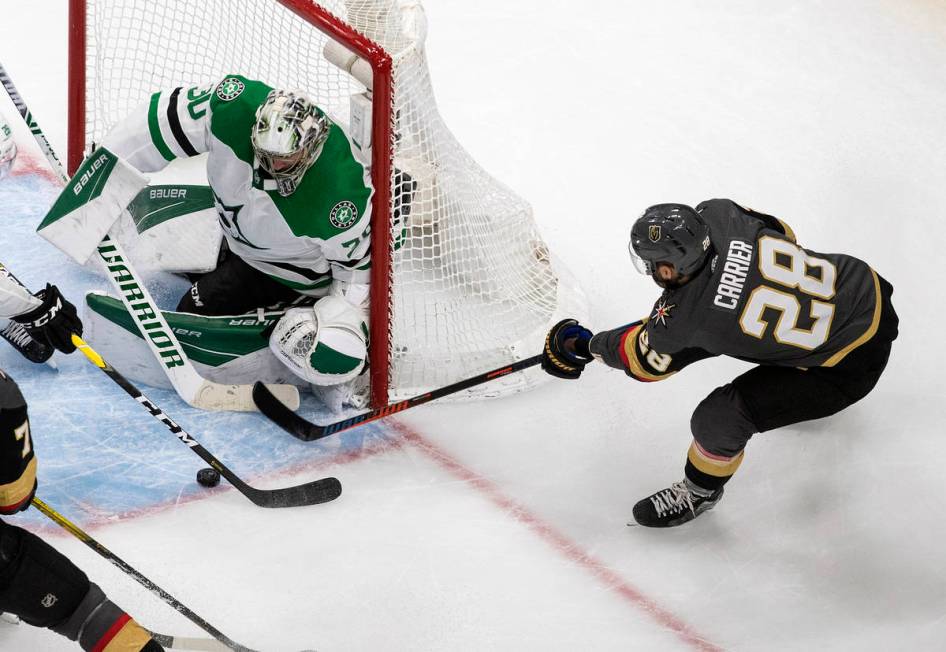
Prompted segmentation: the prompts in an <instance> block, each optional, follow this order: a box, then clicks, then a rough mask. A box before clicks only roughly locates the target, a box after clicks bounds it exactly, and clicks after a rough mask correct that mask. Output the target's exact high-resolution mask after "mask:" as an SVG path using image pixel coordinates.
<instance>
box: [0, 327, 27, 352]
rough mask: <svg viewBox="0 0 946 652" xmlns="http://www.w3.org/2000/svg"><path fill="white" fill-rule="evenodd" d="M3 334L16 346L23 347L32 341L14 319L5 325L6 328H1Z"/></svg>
mask: <svg viewBox="0 0 946 652" xmlns="http://www.w3.org/2000/svg"><path fill="white" fill-rule="evenodd" d="M2 332H3V336H4V337H5V338H7V339H8V340H10V341H11V342H12V343H13V344H15V345H16V346H18V347H20V348H23V347H25V346H26V345H27V344H29V343H30V342H32V341H33V338H32V337H30V334H29V333H28V332H27V330H26V329H25V328H23V326H22V325H21V324H18V323H17V322H15V321H11V322H10V323H8V324H7V325H6V328H4V329H3V331H2Z"/></svg>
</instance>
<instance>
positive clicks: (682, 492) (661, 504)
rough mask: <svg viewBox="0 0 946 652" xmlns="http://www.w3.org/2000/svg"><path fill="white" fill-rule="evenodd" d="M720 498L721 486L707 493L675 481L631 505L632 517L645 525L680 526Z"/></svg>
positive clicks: (685, 482) (710, 506) (693, 486)
mask: <svg viewBox="0 0 946 652" xmlns="http://www.w3.org/2000/svg"><path fill="white" fill-rule="evenodd" d="M722 497H723V488H722V487H720V488H719V489H717V490H716V491H713V492H710V493H707V492H706V491H705V490H702V489H700V488H699V487H696V486H695V485H692V484H690V483H689V482H687V481H686V480H682V481H680V482H674V483H673V484H672V485H670V487H669V488H667V489H664V490H662V491H658V492H657V493H655V494H653V495H652V496H648V497H647V498H645V499H644V500H641V501H638V503H637V504H636V505H634V520H635V521H637V523H638V524H640V525H645V526H647V527H674V526H677V525H682V524H683V523H686V522H687V521H692V520H693V519H695V518H696V517H697V516H699V515H700V514H702V513H703V512H705V511H707V510H710V509H713V507H715V506H716V503H718V502H719V501H720V499H721V498H722ZM629 525H633V523H629Z"/></svg>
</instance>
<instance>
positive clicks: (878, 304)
mask: <svg viewBox="0 0 946 652" xmlns="http://www.w3.org/2000/svg"><path fill="white" fill-rule="evenodd" d="M870 275H871V276H872V277H873V279H874V316H873V318H872V319H871V322H870V326H869V327H868V328H867V330H866V331H864V334H863V335H861V336H860V337H859V338H857V339H856V340H854V341H853V342H851V343H850V344H848V345H847V346H845V347H844V348H843V349H841V350H840V351H838V352H837V353H835V354H834V355H832V356H831V357H830V358H828V359H827V360H825V362H824V364H822V365H821V366H822V367H833V366H834V365H836V364H837V363H839V362H841V360H843V359H844V357H845V356H846V355H847V354H848V353H850V352H851V351H853V350H854V349H856V348H857V347H859V346H860V345H861V344H864V343H865V342H867V341H869V340H870V338H872V337H873V336H874V335H875V334H876V333H877V327H878V326H880V311H881V308H883V297H882V296H881V294H880V279H879V278H877V272H875V271H874V270H873V269H872V268H871V270H870Z"/></svg>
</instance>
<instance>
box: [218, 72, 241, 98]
mask: <svg viewBox="0 0 946 652" xmlns="http://www.w3.org/2000/svg"><path fill="white" fill-rule="evenodd" d="M244 88H246V84H244V83H243V82H241V81H240V80H239V79H237V78H236V77H227V78H226V79H224V80H223V81H222V82H220V85H219V86H217V97H219V98H220V99H221V100H223V101H224V102H229V101H230V100H235V99H236V98H238V97H239V96H240V93H242V92H243V89H244Z"/></svg>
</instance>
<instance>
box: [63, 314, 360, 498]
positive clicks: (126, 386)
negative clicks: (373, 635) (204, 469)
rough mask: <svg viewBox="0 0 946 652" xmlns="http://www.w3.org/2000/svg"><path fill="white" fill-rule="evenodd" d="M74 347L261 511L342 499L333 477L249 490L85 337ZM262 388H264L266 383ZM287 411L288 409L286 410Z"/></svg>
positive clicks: (247, 486) (74, 341) (74, 336)
mask: <svg viewBox="0 0 946 652" xmlns="http://www.w3.org/2000/svg"><path fill="white" fill-rule="evenodd" d="M72 343H73V344H75V346H76V348H77V349H79V350H80V351H81V352H82V354H83V355H84V356H85V357H86V358H88V359H89V361H91V362H92V364H94V365H95V366H96V367H98V368H99V369H101V370H102V371H103V372H104V373H105V375H107V376H108V377H109V378H111V379H112V380H113V381H115V383H116V384H117V385H118V386H119V387H121V388H122V389H123V390H125V392H127V393H128V394H129V395H130V396H131V397H132V398H134V399H135V400H136V401H138V402H139V403H141V406H142V407H143V408H144V409H145V410H147V411H148V414H150V415H151V416H153V417H154V418H155V419H157V420H158V421H160V422H161V423H163V424H164V425H165V426H166V427H167V429H168V430H170V431H171V432H172V433H174V435H175V436H176V437H177V438H178V439H180V440H181V443H183V444H184V445H185V446H187V447H188V448H190V449H191V450H192V451H194V453H196V454H197V456H198V457H200V459H202V460H204V461H205V462H207V464H209V465H210V466H212V467H213V468H214V469H216V470H217V471H218V472H219V473H220V475H222V476H223V477H225V478H226V479H227V480H228V481H229V482H230V484H232V485H233V486H234V487H236V488H237V490H238V491H239V492H240V493H241V494H243V495H244V496H246V497H247V498H249V499H250V500H251V501H253V503H254V504H256V505H258V506H260V507H300V506H302V505H317V504H319V503H327V502H329V501H330V500H335V499H336V498H338V497H339V496H340V495H341V493H342V484H341V483H340V482H339V481H338V479H337V478H331V477H329V478H322V479H320V480H313V481H312V482H307V483H305V484H300V485H295V486H293V487H285V488H283V489H256V488H254V487H251V486H249V485H248V484H246V483H245V482H243V480H241V479H240V478H239V477H238V476H237V475H236V474H235V473H233V471H231V470H230V469H229V468H227V467H226V466H224V465H223V463H222V462H221V461H220V460H218V459H217V458H216V457H214V456H213V455H212V454H211V453H209V452H208V451H207V449H205V448H204V447H203V446H201V445H200V444H199V443H198V442H197V440H196V439H194V438H193V437H191V436H190V435H189V434H188V433H187V431H186V430H184V429H183V428H181V427H180V426H179V425H177V424H176V423H174V421H173V420H172V419H171V418H170V417H169V416H167V415H166V414H164V412H162V411H161V408H159V407H158V406H156V405H155V404H154V403H152V402H151V401H150V400H148V398H147V397H146V396H145V395H144V394H142V393H141V392H140V391H139V390H138V388H137V387H135V386H134V385H132V384H131V383H130V382H129V381H128V380H127V379H126V378H125V377H124V376H122V375H121V374H120V373H118V371H116V370H115V368H114V367H112V366H111V365H110V364H108V363H107V362H106V361H105V360H104V359H103V358H102V356H100V355H99V354H98V353H96V352H95V350H93V349H92V347H90V346H89V345H88V344H86V343H85V342H83V341H82V338H81V337H79V336H78V335H76V334H74V333H73V335H72ZM260 384H261V385H262V383H260ZM283 409H288V408H286V407H285V406H284V407H283ZM290 413H291V412H290Z"/></svg>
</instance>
